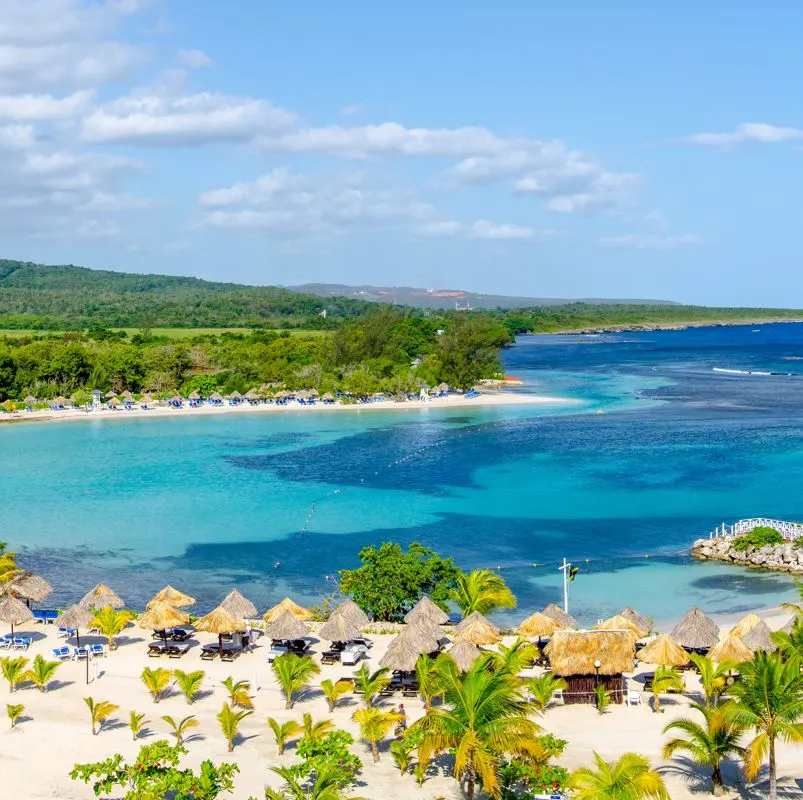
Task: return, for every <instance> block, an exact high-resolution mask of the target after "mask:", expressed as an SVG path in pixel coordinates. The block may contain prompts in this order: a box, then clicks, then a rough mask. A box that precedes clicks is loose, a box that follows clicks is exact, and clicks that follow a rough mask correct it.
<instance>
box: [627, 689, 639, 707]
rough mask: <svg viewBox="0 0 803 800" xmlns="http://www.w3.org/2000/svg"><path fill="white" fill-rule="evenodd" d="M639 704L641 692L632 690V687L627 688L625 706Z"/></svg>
mask: <svg viewBox="0 0 803 800" xmlns="http://www.w3.org/2000/svg"><path fill="white" fill-rule="evenodd" d="M640 705H641V692H634V691H633V690H632V689H628V690H627V707H628V708H630V706H640Z"/></svg>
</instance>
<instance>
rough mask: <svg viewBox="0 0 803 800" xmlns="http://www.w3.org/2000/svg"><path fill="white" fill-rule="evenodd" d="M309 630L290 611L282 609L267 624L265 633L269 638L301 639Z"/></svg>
mask: <svg viewBox="0 0 803 800" xmlns="http://www.w3.org/2000/svg"><path fill="white" fill-rule="evenodd" d="M309 632H310V630H309V627H308V626H307V625H305V624H304V623H303V622H302V621H301V620H300V619H298V617H296V616H295V615H294V614H293V613H292V612H291V611H283V612H282V613H281V614H279V616H278V617H276V618H275V619H274V620H273V621H272V622H271V624H270V625H268V627H267V629H266V630H265V635H266V636H269V637H270V638H271V639H282V640H285V639H303V638H304V637H305V636H306V635H307V634H308V633H309Z"/></svg>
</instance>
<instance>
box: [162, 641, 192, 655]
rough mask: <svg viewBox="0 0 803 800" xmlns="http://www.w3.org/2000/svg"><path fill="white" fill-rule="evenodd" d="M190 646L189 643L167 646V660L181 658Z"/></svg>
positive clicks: (176, 643)
mask: <svg viewBox="0 0 803 800" xmlns="http://www.w3.org/2000/svg"><path fill="white" fill-rule="evenodd" d="M190 647H192V645H191V644H190V643H189V642H174V643H172V644H168V645H167V657H168V658H181V656H183V655H184V653H186V652H187V651H188V650H189V649H190Z"/></svg>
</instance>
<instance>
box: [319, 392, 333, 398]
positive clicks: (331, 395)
mask: <svg viewBox="0 0 803 800" xmlns="http://www.w3.org/2000/svg"><path fill="white" fill-rule="evenodd" d="M334 399H335V396H334V395H333V394H332V393H331V392H327V393H326V394H325V395H324V396H323V397H322V398H321V400H334Z"/></svg>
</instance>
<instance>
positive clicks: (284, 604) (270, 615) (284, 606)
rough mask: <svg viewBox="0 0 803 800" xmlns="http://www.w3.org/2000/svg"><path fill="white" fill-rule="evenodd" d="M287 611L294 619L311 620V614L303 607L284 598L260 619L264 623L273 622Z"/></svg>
mask: <svg viewBox="0 0 803 800" xmlns="http://www.w3.org/2000/svg"><path fill="white" fill-rule="evenodd" d="M285 611H289V612H290V613H291V614H292V615H293V616H294V617H295V618H296V619H300V620H307V619H312V612H311V611H309V610H308V609H306V608H304V607H303V606H300V605H298V603H294V602H293V601H292V600H291V599H290V598H289V597H285V598H284V600H282V601H281V602H280V603H277V604H276V605H275V606H274V607H273V608H270V609H268V610H267V611H266V612H265V613H264V614H263V615H262V619H264V620H265V622H273V620H275V619H277V618H278V617H280V616H281V615H282V614H284V612H285Z"/></svg>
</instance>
